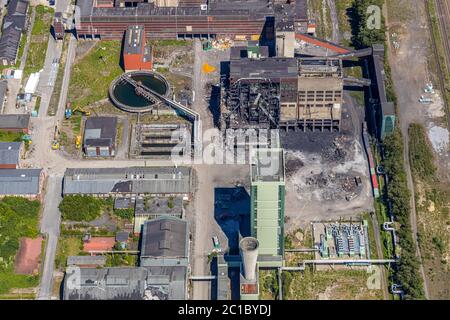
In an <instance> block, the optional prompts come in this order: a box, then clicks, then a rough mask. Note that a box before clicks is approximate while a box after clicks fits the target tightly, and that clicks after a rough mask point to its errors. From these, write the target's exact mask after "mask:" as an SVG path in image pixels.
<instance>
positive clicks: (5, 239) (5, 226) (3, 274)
mask: <svg viewBox="0 0 450 320" xmlns="http://www.w3.org/2000/svg"><path fill="white" fill-rule="evenodd" d="M39 209H40V203H39V201H29V200H26V199H23V198H18V197H5V198H3V199H2V200H0V294H4V293H8V292H9V291H10V290H11V289H12V288H29V287H34V286H36V285H37V284H38V282H39V276H27V275H18V274H15V273H14V257H15V255H16V253H17V250H18V249H19V239H20V238H21V237H30V238H35V237H36V236H37V235H38V234H39V231H38V220H39Z"/></svg>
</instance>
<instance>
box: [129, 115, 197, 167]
mask: <svg viewBox="0 0 450 320" xmlns="http://www.w3.org/2000/svg"><path fill="white" fill-rule="evenodd" d="M189 127H190V126H188V124H177V123H164V124H146V123H137V124H136V125H134V126H133V128H132V139H131V141H132V142H131V148H130V156H131V157H133V158H164V159H167V158H170V157H171V156H172V154H176V155H178V156H183V155H184V154H186V153H187V152H189V151H190V147H191V139H190V137H191V133H190V132H189V131H190V130H189V129H190V128H189ZM175 148H176V149H175Z"/></svg>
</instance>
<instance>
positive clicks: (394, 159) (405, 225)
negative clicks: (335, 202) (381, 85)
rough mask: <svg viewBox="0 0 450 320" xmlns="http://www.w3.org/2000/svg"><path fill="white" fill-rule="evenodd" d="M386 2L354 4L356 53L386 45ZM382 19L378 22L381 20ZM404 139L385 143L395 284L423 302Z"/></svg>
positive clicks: (359, 1) (370, 0) (392, 138)
mask: <svg viewBox="0 0 450 320" xmlns="http://www.w3.org/2000/svg"><path fill="white" fill-rule="evenodd" d="M383 4H384V1H383V0H354V1H353V4H352V9H351V19H352V21H351V22H352V29H353V38H352V42H353V45H354V47H355V48H356V49H361V48H366V47H370V46H372V45H373V44H375V43H386V37H385V31H386V29H385V26H384V18H383V15H382V14H381V12H382V10H381V8H382V6H383ZM377 19H378V20H377ZM389 70H390V68H389V64H388V63H386V71H387V72H386V77H387V79H386V80H387V81H386V82H387V84H388V87H389V89H390V90H388V91H389V93H390V94H389V95H390V100H392V101H393V102H394V103H396V100H397V99H396V96H395V91H394V90H393V86H392V79H391V78H390V72H389ZM403 148H404V146H403V139H402V134H401V132H400V130H399V129H398V126H397V129H396V130H395V133H394V134H392V135H391V136H389V137H387V138H386V139H385V140H384V142H383V150H384V153H385V154H384V156H385V159H384V163H383V164H384V166H385V168H386V172H387V174H388V176H389V186H388V195H387V196H388V199H389V201H390V202H391V209H392V213H393V214H394V216H395V218H396V220H397V222H398V223H399V225H400V228H399V230H398V232H397V234H398V237H399V245H400V248H401V252H400V259H399V262H398V263H397V267H396V272H395V274H394V281H395V282H396V283H398V284H400V285H401V286H402V290H403V292H404V298H406V299H423V298H424V293H423V286H422V280H421V279H422V277H421V276H420V274H419V260H418V258H417V256H416V247H415V245H414V241H413V236H412V230H411V223H410V214H411V205H410V199H411V194H410V191H409V189H408V184H407V178H406V171H405V167H404V158H403V151H404V149H403Z"/></svg>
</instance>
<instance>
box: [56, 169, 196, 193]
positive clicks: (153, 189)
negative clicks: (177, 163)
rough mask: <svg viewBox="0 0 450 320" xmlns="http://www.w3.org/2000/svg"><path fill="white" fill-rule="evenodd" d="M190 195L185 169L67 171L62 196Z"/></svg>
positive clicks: (187, 174)
mask: <svg viewBox="0 0 450 320" xmlns="http://www.w3.org/2000/svg"><path fill="white" fill-rule="evenodd" d="M190 192H191V168H187V167H129V168H92V169H89V168H77V169H72V168H69V169H67V170H66V172H65V173H64V181H63V195H71V194H81V195H92V196H97V197H109V196H113V197H137V196H139V195H145V194H152V195H154V196H158V195H159V196H176V195H180V196H183V197H188V196H189V194H190Z"/></svg>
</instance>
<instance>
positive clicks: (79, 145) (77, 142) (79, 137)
mask: <svg viewBox="0 0 450 320" xmlns="http://www.w3.org/2000/svg"><path fill="white" fill-rule="evenodd" d="M75 147H76V148H77V149H80V148H81V136H77V138H76V140H75Z"/></svg>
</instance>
